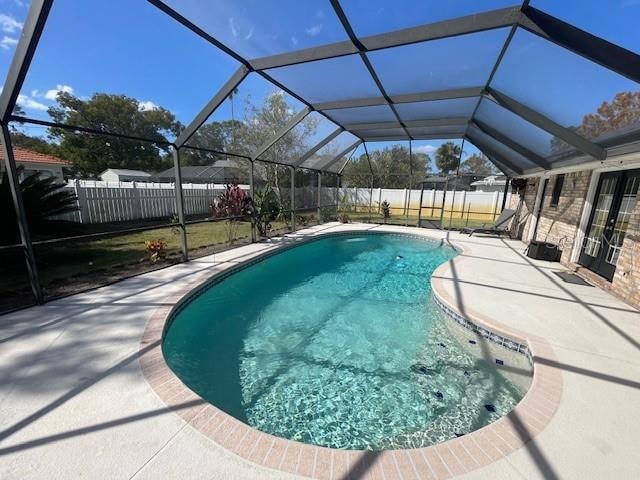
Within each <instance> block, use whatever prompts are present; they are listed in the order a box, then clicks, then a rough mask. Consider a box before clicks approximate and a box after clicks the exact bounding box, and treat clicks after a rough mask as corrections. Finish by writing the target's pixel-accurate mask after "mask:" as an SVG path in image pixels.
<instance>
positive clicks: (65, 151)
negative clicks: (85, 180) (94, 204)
mask: <svg viewBox="0 0 640 480" xmlns="http://www.w3.org/2000/svg"><path fill="white" fill-rule="evenodd" d="M57 101H58V104H57V106H55V107H51V108H50V109H49V115H50V116H51V118H53V120H54V121H55V122H58V123H63V124H69V125H75V126H79V127H87V128H91V129H94V130H99V131H104V132H111V133H119V134H124V135H129V136H134V137H140V138H146V139H149V140H150V142H142V141H140V142H138V141H132V140H125V139H121V138H116V137H108V136H101V135H90V134H85V133H81V132H76V131H72V130H67V129H61V128H51V129H50V135H51V136H52V137H53V138H54V139H55V140H56V141H57V142H58V143H59V147H58V153H59V155H60V156H62V157H63V158H65V159H67V160H69V161H70V162H71V163H72V164H73V167H74V169H75V170H76V171H77V172H78V173H79V174H80V175H82V176H87V177H96V176H98V175H99V174H100V173H101V172H102V171H104V170H106V169H107V168H127V169H134V170H145V171H150V172H155V171H160V170H163V169H165V168H168V167H169V166H170V165H171V164H172V162H171V159H170V158H169V155H168V149H167V147H166V146H164V145H159V144H158V143H153V142H154V141H163V142H166V141H167V137H168V136H170V135H171V136H177V135H178V133H179V132H180V130H181V128H182V125H181V124H180V123H179V122H178V121H177V120H176V119H175V116H174V115H173V114H172V113H171V112H169V111H168V110H166V109H164V108H161V107H157V108H153V109H150V110H146V109H142V108H140V104H139V102H138V100H136V99H135V98H131V97H127V96H125V95H110V94H106V93H96V94H94V95H93V96H92V97H91V98H89V99H88V100H83V99H80V98H78V97H75V96H73V95H72V94H70V93H67V92H60V93H58V97H57Z"/></svg>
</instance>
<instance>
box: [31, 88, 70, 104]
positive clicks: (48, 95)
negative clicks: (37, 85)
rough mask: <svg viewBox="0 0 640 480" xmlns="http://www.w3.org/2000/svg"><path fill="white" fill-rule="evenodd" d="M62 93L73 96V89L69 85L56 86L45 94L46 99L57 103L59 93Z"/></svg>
mask: <svg viewBox="0 0 640 480" xmlns="http://www.w3.org/2000/svg"><path fill="white" fill-rule="evenodd" d="M60 92H64V93H70V94H72V95H73V88H72V87H70V86H69V85H60V84H58V85H56V88H52V89H50V90H47V91H46V93H45V94H44V98H46V99H47V100H51V101H56V100H57V98H58V93H60ZM34 96H35V95H34Z"/></svg>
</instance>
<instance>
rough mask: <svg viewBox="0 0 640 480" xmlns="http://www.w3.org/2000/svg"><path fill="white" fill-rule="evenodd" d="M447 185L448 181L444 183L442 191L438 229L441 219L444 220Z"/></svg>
mask: <svg viewBox="0 0 640 480" xmlns="http://www.w3.org/2000/svg"><path fill="white" fill-rule="evenodd" d="M448 183H449V180H447V181H446V182H444V190H443V191H442V208H441V209H440V228H441V229H442V219H443V218H444V206H445V203H446V201H447V184H448ZM434 188H435V187H434Z"/></svg>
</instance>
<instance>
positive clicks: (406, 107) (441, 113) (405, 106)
mask: <svg viewBox="0 0 640 480" xmlns="http://www.w3.org/2000/svg"><path fill="white" fill-rule="evenodd" d="M478 100H479V98H478V97H466V98H452V99H449V100H432V101H429V102H412V103H398V104H396V109H397V110H398V114H399V115H400V118H401V119H402V120H403V121H411V120H427V119H436V118H451V117H471V115H472V114H473V110H474V109H475V108H476V105H477V104H478Z"/></svg>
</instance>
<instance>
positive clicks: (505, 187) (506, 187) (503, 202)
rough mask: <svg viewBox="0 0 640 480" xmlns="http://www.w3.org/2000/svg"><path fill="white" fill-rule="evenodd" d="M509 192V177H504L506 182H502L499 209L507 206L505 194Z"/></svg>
mask: <svg viewBox="0 0 640 480" xmlns="http://www.w3.org/2000/svg"><path fill="white" fill-rule="evenodd" d="M508 194H509V177H507V178H506V183H505V184H504V193H503V194H502V208H501V209H500V211H502V210H504V207H506V206H507V195H508Z"/></svg>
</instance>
